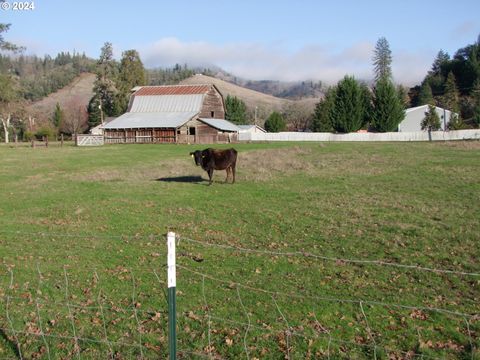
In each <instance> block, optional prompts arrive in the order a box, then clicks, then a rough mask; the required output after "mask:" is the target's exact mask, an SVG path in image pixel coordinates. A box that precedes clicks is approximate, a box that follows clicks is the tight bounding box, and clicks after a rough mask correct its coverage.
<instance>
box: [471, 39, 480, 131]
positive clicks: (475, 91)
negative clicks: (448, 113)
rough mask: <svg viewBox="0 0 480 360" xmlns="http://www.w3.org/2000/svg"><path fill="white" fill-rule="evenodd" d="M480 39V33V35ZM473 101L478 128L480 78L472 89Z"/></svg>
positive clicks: (474, 116)
mask: <svg viewBox="0 0 480 360" xmlns="http://www.w3.org/2000/svg"><path fill="white" fill-rule="evenodd" d="M479 39H480V35H479ZM472 101H473V117H472V120H473V123H474V124H475V126H476V127H477V128H479V127H480V79H477V81H475V84H474V85H473V89H472Z"/></svg>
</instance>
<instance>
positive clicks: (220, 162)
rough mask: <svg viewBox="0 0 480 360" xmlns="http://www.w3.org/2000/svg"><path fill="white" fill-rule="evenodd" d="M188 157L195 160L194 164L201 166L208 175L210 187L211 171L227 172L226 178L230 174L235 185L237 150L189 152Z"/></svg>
mask: <svg viewBox="0 0 480 360" xmlns="http://www.w3.org/2000/svg"><path fill="white" fill-rule="evenodd" d="M190 155H191V156H192V157H193V158H194V159H195V164H196V165H197V166H201V167H202V169H203V170H205V171H206V172H207V173H208V178H209V180H210V183H209V184H208V185H212V176H213V170H227V178H226V179H225V182H227V181H228V176H229V175H230V173H232V176H233V181H232V184H234V183H235V165H236V164H237V150H235V149H226V150H219V149H211V148H208V149H205V150H197V151H194V152H191V153H190Z"/></svg>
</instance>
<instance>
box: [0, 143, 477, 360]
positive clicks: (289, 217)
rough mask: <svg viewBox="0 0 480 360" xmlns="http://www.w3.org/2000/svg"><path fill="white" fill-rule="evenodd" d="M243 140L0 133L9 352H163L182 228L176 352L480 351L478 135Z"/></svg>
mask: <svg viewBox="0 0 480 360" xmlns="http://www.w3.org/2000/svg"><path fill="white" fill-rule="evenodd" d="M235 147H236V148H237V150H238V151H239V158H238V165H237V166H238V168H237V183H236V184H234V185H231V184H224V183H223V180H224V178H225V172H215V175H214V180H215V183H214V184H213V185H212V186H207V184H208V183H207V181H205V180H202V179H201V178H200V177H203V179H206V173H204V172H203V171H202V170H201V169H200V168H198V167H195V166H194V163H193V160H192V159H191V158H190V157H189V156H188V154H189V152H190V151H193V150H195V149H199V148H202V146H186V145H123V146H122V145H114V146H104V147H98V148H77V147H73V146H66V147H63V148H60V147H54V146H53V147H50V148H36V149H31V148H27V147H19V148H11V147H7V146H0V163H1V167H0V189H1V191H0V257H1V259H2V266H1V268H0V301H1V305H0V306H1V307H0V329H1V330H0V358H1V359H10V358H11V359H16V358H22V359H23V358H24V359H49V358H50V359H69V358H74V359H103V358H105V359H136V358H148V359H150V358H151V359H157V358H166V357H167V354H168V349H167V345H168V339H167V333H168V332H167V305H166V300H165V291H166V241H165V234H166V232H167V231H174V232H176V233H177V234H178V235H179V237H180V240H179V243H178V246H177V264H178V268H177V312H178V353H179V358H183V359H196V358H199V359H202V358H207V359H208V358H210V359H220V358H224V359H255V358H257V359H283V358H290V359H321V358H324V359H372V358H377V359H414V358H425V359H431V358H435V359H436V358H445V359H480V339H479V338H480V305H479V304H480V274H479V273H480V246H479V245H480V244H479V239H480V235H479V234H480V143H479V142H452V143H388V144H383V143H382V144H379V143H322V144H320V143H309V144H287V143H272V144H240V145H236V146H235ZM352 260H362V261H364V262H355V261H352ZM368 261H373V262H368ZM410 265H413V267H409V266H410ZM432 269H434V271H433V270H432Z"/></svg>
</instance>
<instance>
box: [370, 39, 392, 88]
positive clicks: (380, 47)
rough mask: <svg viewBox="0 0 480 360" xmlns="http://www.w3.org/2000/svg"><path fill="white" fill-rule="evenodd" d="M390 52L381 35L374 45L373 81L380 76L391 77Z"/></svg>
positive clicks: (385, 40) (380, 77)
mask: <svg viewBox="0 0 480 360" xmlns="http://www.w3.org/2000/svg"><path fill="white" fill-rule="evenodd" d="M391 64H392V52H391V50H390V45H389V44H388V41H387V39H386V38H384V37H381V38H379V39H378V41H377V44H376V45H375V50H374V56H373V65H374V72H375V81H376V82H377V81H379V80H380V79H382V78H387V79H391V78H392V69H391Z"/></svg>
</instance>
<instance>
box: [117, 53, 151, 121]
mask: <svg viewBox="0 0 480 360" xmlns="http://www.w3.org/2000/svg"><path fill="white" fill-rule="evenodd" d="M146 83H147V81H146V73H145V68H144V67H143V63H142V60H140V55H139V54H138V52H137V51H136V50H127V51H124V52H123V53H122V59H121V61H120V70H119V76H118V81H117V88H118V90H119V93H118V102H119V106H120V108H121V110H120V112H121V113H124V112H125V111H126V110H127V107H128V101H129V98H130V92H131V90H132V88H134V87H135V86H142V85H146Z"/></svg>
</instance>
